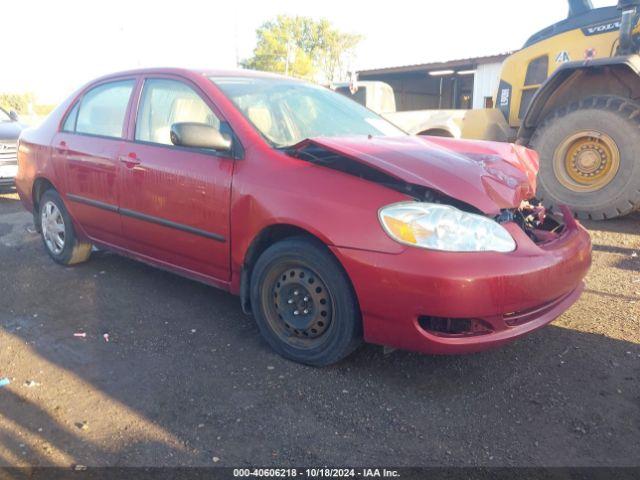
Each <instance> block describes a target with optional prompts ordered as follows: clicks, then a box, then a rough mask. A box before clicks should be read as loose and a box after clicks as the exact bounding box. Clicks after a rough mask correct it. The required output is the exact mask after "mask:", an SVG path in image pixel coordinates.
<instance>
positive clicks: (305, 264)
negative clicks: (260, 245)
mask: <svg viewBox="0 0 640 480" xmlns="http://www.w3.org/2000/svg"><path fill="white" fill-rule="evenodd" d="M250 288H251V304H252V310H253V313H254V316H255V319H256V323H257V324H258V328H259V329H260V332H261V333H262V336H263V337H264V338H265V340H266V341H267V343H268V344H269V345H270V346H271V347H272V348H273V349H274V350H275V351H276V352H277V353H279V354H280V355H282V356H283V357H285V358H288V359H289V360H293V361H295V362H299V363H303V364H306V365H312V366H316V367H323V366H327V365H331V364H333V363H336V362H339V361H340V360H342V359H343V358H345V357H346V356H348V355H349V354H350V353H352V352H353V351H354V350H355V349H356V348H357V347H358V346H359V345H360V344H361V342H362V321H361V317H360V311H359V308H358V303H357V301H356V297H355V293H354V291H353V288H352V286H351V283H350V281H349V279H348V277H347V275H346V273H345V272H344V270H343V269H342V266H341V265H340V264H339V263H338V262H337V261H336V259H335V258H334V257H333V256H332V255H331V254H330V253H329V251H328V250H327V248H326V247H325V246H324V245H322V244H321V243H320V242H316V241H313V240H311V239H306V238H304V237H294V238H290V239H286V240H283V241H280V242H278V243H275V244H274V245H272V246H270V247H269V248H268V249H267V250H265V251H264V252H263V253H262V255H261V256H260V258H258V261H257V262H256V264H255V267H254V268H253V271H252V273H251V287H250ZM296 312H297V313H296Z"/></svg>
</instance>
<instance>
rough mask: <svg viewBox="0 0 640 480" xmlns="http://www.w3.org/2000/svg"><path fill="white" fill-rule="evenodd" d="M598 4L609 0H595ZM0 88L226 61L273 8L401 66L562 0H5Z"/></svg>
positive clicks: (524, 21) (525, 29) (373, 61)
mask: <svg viewBox="0 0 640 480" xmlns="http://www.w3.org/2000/svg"><path fill="white" fill-rule="evenodd" d="M593 3H594V4H595V5H596V6H605V5H613V4H615V0H594V2H593ZM2 11H3V15H2V17H3V21H2V30H3V37H4V39H5V41H6V39H9V38H10V39H15V43H14V42H10V45H6V48H5V51H6V52H11V53H12V55H13V56H12V57H11V58H10V59H7V57H6V56H5V57H4V60H3V63H2V65H1V66H0V91H19V92H21V91H32V92H34V93H36V95H37V96H38V99H39V100H40V101H42V102H46V103H56V102H58V101H60V100H61V99H63V98H64V97H65V96H66V95H68V94H69V93H71V91H73V90H74V89H75V88H76V87H78V86H80V85H81V84H83V83H84V82H86V81H88V80H90V79H92V78H94V77H96V76H98V75H102V74H104V73H109V72H113V71H117V70H123V69H128V68H135V67H145V66H182V67H209V68H233V67H234V66H235V64H236V58H238V57H239V58H241V59H242V58H246V57H247V56H249V55H251V51H252V49H253V46H254V44H255V30H256V28H257V27H258V26H259V25H260V24H261V23H262V22H264V21H265V20H268V19H270V18H272V17H274V16H275V15H277V14H280V13H284V14H289V15H306V16H311V17H316V18H321V17H324V18H327V19H329V20H330V21H331V22H333V23H334V24H335V25H336V26H338V27H339V28H340V29H342V30H345V31H349V32H353V33H359V34H362V35H364V37H365V38H364V41H363V42H362V44H361V45H360V47H359V49H358V55H357V60H356V63H355V65H354V68H357V69H362V68H371V67H380V66H393V65H405V64H411V63H423V62H429V61H436V60H448V59H454V58H462V57H470V56H476V55H487V54H494V53H500V52H505V51H509V50H513V49H517V48H519V47H520V46H521V45H522V44H523V43H524V41H525V40H526V39H527V38H528V36H529V35H531V34H532V33H534V32H535V31H537V30H539V29H541V28H543V27H545V26H547V25H549V24H551V23H553V22H555V21H558V20H560V19H562V18H564V17H565V16H566V13H567V2H566V1H564V0H527V1H525V0H483V1H474V0H461V1H458V2H452V1H448V2H446V1H433V0H432V1H428V0H423V1H409V0H395V1H393V2H371V1H368V2H357V1H351V2H349V1H345V0H340V1H337V0H324V1H322V2H319V1H317V0H313V1H310V0H268V1H264V0H263V1H256V0H235V1H233V2H227V1H224V2H217V1H211V0H210V1H204V0H180V1H176V0H171V1H164V0H156V1H147V0H138V1H136V0H111V1H108V2H106V1H105V2H91V1H79V0H57V1H55V2H54V1H50V0H8V1H5V2H3V6H2Z"/></svg>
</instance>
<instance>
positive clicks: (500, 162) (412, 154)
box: [302, 136, 538, 214]
mask: <svg viewBox="0 0 640 480" xmlns="http://www.w3.org/2000/svg"><path fill="white" fill-rule="evenodd" d="M308 143H313V144H316V145H318V146H321V147H323V148H326V149H329V150H331V151H333V152H335V153H339V154H341V155H344V156H345V157H348V158H350V159H352V160H354V161H357V162H359V163H362V164H365V165H368V166H370V167H372V168H375V169H377V170H380V171H382V172H384V173H386V174H387V175H391V176H393V177H396V178H398V179H400V180H403V181H405V182H407V183H413V184H417V185H422V186H424V187H427V188H431V189H433V190H438V191H440V192H441V193H444V194H445V195H448V196H450V197H453V198H456V199H458V200H460V201H462V202H465V203H468V204H470V205H473V206H474V207H476V208H477V209H479V210H481V211H482V212H484V213H486V214H498V213H499V212H500V210H501V209H503V208H516V207H518V206H519V205H520V202H521V201H522V200H526V199H529V198H531V197H533V195H534V194H535V190H536V175H537V173H538V156H537V154H536V153H535V152H534V151H532V150H529V149H527V148H525V147H522V146H519V145H513V144H509V143H498V142H485V141H473V140H454V139H449V138H442V137H420V136H404V137H371V138H366V137H335V138H334V137H316V138H312V139H309V140H306V141H304V142H302V144H308Z"/></svg>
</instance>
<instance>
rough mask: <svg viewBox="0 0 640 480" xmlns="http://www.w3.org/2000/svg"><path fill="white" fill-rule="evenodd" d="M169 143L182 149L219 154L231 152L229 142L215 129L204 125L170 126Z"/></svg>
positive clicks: (182, 124)
mask: <svg viewBox="0 0 640 480" xmlns="http://www.w3.org/2000/svg"><path fill="white" fill-rule="evenodd" d="M170 135H171V143H173V144H174V145H180V146H182V147H193V148H211V149H213V150H217V151H219V152H229V151H231V140H230V139H228V138H225V137H224V136H223V135H222V134H221V133H220V131H219V130H218V129H217V128H214V127H212V126H211V125H207V124H205V123H196V122H180V123H174V124H173V125H171V134H170Z"/></svg>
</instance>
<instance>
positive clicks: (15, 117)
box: [9, 110, 20, 122]
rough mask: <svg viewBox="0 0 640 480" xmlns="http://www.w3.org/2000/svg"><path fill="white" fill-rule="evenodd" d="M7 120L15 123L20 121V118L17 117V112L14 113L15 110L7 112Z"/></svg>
mask: <svg viewBox="0 0 640 480" xmlns="http://www.w3.org/2000/svg"><path fill="white" fill-rule="evenodd" d="M9 118H10V119H11V120H12V121H14V122H17V121H18V120H19V119H20V117H18V112H16V111H15V110H11V111H10V112H9Z"/></svg>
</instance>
